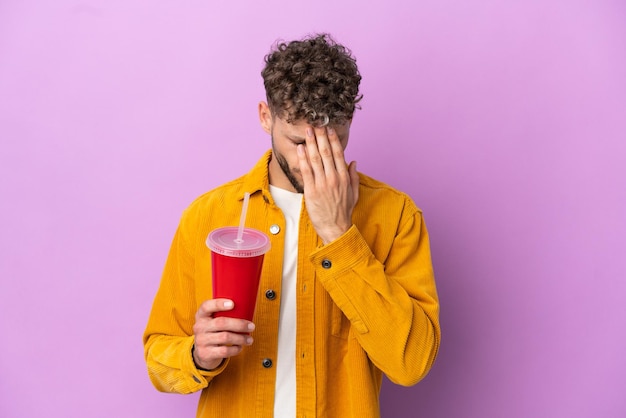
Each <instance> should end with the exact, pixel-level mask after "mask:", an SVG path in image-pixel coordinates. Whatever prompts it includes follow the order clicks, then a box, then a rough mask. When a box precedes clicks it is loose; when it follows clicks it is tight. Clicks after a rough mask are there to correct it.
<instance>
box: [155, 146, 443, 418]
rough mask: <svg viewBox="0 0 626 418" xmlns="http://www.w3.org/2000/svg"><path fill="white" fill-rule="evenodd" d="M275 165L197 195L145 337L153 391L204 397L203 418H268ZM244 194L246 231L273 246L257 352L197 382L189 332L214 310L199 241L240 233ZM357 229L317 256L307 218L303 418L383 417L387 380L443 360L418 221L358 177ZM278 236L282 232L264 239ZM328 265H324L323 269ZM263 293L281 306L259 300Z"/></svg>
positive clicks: (300, 388) (274, 320) (404, 201)
mask: <svg viewBox="0 0 626 418" xmlns="http://www.w3.org/2000/svg"><path fill="white" fill-rule="evenodd" d="M270 158H271V152H269V151H268V152H267V153H266V154H265V155H264V156H263V158H262V159H261V160H260V161H259V162H258V164H257V165H256V166H255V167H254V168H253V169H252V170H251V171H250V172H249V173H248V174H247V175H244V176H242V177H241V178H239V179H237V180H234V181H232V182H229V183H227V184H225V185H223V186H221V187H218V188H217V189H215V190H213V191H210V192H208V193H206V194H204V195H202V196H201V197H199V198H198V199H196V200H195V201H194V202H193V203H192V204H191V205H190V206H189V207H188V208H187V209H186V210H185V211H184V213H183V216H182V219H181V221H180V225H179V227H178V229H177V231H176V234H175V236H174V240H173V243H172V247H171V250H170V253H169V256H168V258H167V262H166V265H165V269H164V272H163V277H162V279H161V284H160V287H159V289H158V292H157V294H156V297H155V300H154V304H153V307H152V311H151V314H150V318H149V321H148V324H147V327H146V330H145V333H144V336H143V341H144V347H145V358H146V362H147V367H148V373H149V376H150V379H151V381H152V383H153V384H154V386H155V387H156V388H157V389H158V390H161V391H165V392H176V393H191V392H195V391H198V390H202V394H201V397H200V402H199V405H198V412H197V416H198V417H220V418H229V417H272V415H273V410H274V386H275V367H272V366H270V367H267V366H268V365H269V362H267V361H264V360H266V359H270V360H273V362H274V364H275V362H276V355H277V350H278V341H277V336H278V315H279V304H280V297H279V295H280V292H281V278H282V273H281V272H282V263H283V246H284V233H283V231H284V230H285V220H284V217H283V214H282V212H281V210H280V209H279V208H278V207H277V206H276V205H275V204H274V201H273V199H272V196H271V194H270V192H269V181H268V179H269V177H268V162H269V160H270ZM245 192H250V193H251V196H250V201H249V208H248V216H247V226H249V227H252V228H256V229H258V230H261V231H264V232H266V233H267V234H268V236H269V237H270V239H271V249H270V251H269V252H268V253H267V254H266V255H265V261H264V265H263V272H262V277H261V283H260V288H259V296H258V300H257V306H256V311H255V316H254V323H255V324H256V330H255V331H254V333H253V336H254V343H253V344H252V345H251V346H249V347H245V348H244V349H243V351H242V352H241V353H240V354H239V355H238V356H236V357H232V358H230V359H228V360H227V361H225V362H224V363H223V364H222V365H221V366H220V367H219V368H218V369H216V370H213V371H210V372H207V371H203V370H198V369H197V368H196V367H195V366H194V363H193V359H192V355H191V348H192V345H193V342H194V337H193V331H192V327H193V324H194V316H195V313H196V310H197V309H198V306H199V305H200V304H201V303H202V302H204V301H205V300H207V299H210V298H211V257H210V250H209V249H208V248H207V246H206V245H205V240H206V237H207V235H208V234H209V232H210V231H212V230H213V229H215V228H218V227H222V226H236V225H238V223H239V216H240V213H241V208H242V201H243V197H244V193H245ZM353 223H354V224H353V226H352V228H351V229H350V230H349V231H347V232H346V233H345V234H344V235H343V236H341V237H340V238H339V239H337V240H335V241H333V242H332V243H330V244H328V245H322V243H321V240H320V239H318V237H317V234H316V233H315V230H314V229H313V226H312V225H311V222H310V220H309V217H308V215H307V212H306V209H305V208H304V207H303V209H302V213H301V217H300V231H299V242H298V269H297V301H296V303H297V318H296V321H297V328H296V376H297V377H296V379H297V385H296V397H297V399H296V408H297V416H298V417H307V418H313V417H329V418H332V417H339V418H347V417H358V418H369V417H379V416H380V412H379V393H380V388H381V383H382V373H385V374H386V375H387V377H388V378H389V379H390V380H391V381H392V382H395V383H397V384H400V385H404V386H409V385H413V384H415V383H417V382H418V381H419V380H420V379H421V378H423V377H424V376H425V375H426V373H427V372H428V371H429V370H430V368H431V366H432V364H433V362H434V360H435V357H436V355H437V351H438V348H439V342H440V328H439V302H438V297H437V291H436V287H435V281H434V276H433V269H432V264H431V256H430V246H429V240H428V233H427V231H426V226H425V224H424V219H423V217H422V213H421V211H420V210H419V209H418V208H417V207H416V206H415V204H414V203H413V201H412V200H411V199H410V198H409V197H408V196H407V195H406V194H404V193H401V192H399V191H397V190H395V189H393V188H391V187H389V186H387V185H385V184H383V183H381V182H378V181H376V180H374V179H372V178H370V177H367V176H365V175H363V174H360V187H359V201H358V203H357V205H356V208H355V210H354V213H353ZM274 225H277V226H278V227H279V228H276V227H274V228H271V229H270V227H272V226H274ZM277 230H278V232H277V233H276V231H277ZM270 231H271V232H270ZM272 232H274V233H272ZM323 261H330V263H328V262H325V263H324V266H322V262H323ZM329 265H330V267H329ZM269 289H271V290H274V293H275V295H277V297H274V298H272V299H268V298H266V297H265V293H266V291H267V290H269Z"/></svg>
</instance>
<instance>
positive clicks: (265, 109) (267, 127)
mask: <svg viewBox="0 0 626 418" xmlns="http://www.w3.org/2000/svg"><path fill="white" fill-rule="evenodd" d="M259 121H260V122H261V127H262V128H263V130H264V131H265V132H267V133H268V134H270V135H271V134H272V112H271V111H270V108H269V106H268V105H267V103H265V102H260V103H259Z"/></svg>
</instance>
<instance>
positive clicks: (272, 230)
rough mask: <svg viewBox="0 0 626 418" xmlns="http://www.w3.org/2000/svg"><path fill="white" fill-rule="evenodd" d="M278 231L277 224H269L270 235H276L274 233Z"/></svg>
mask: <svg viewBox="0 0 626 418" xmlns="http://www.w3.org/2000/svg"><path fill="white" fill-rule="evenodd" d="M279 232H280V226H278V225H276V224H274V225H272V226H270V233H271V234H272V235H276V234H278V233H279Z"/></svg>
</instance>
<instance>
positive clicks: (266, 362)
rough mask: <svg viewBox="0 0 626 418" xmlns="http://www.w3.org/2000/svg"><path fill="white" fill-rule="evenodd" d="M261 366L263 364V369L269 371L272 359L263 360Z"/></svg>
mask: <svg viewBox="0 0 626 418" xmlns="http://www.w3.org/2000/svg"><path fill="white" fill-rule="evenodd" d="M261 364H263V367H265V368H266V369H269V368H270V367H272V359H269V358H266V359H263V363H261Z"/></svg>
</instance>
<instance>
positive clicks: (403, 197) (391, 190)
mask: <svg viewBox="0 0 626 418" xmlns="http://www.w3.org/2000/svg"><path fill="white" fill-rule="evenodd" d="M359 183H360V184H359V186H360V187H359V203H360V204H362V205H363V206H365V207H366V208H369V209H370V210H371V209H372V208H375V207H377V206H382V207H383V208H387V209H389V210H393V211H396V210H400V211H403V212H407V213H408V214H412V215H415V214H420V215H421V213H422V210H421V209H420V208H419V207H418V206H417V205H416V204H415V202H414V201H413V199H412V198H411V197H410V196H409V195H408V194H407V193H405V192H403V191H401V190H398V189H396V188H395V187H393V186H390V185H389V184H387V183H384V182H382V181H380V180H376V179H375V178H373V177H370V176H368V175H365V174H363V173H359Z"/></svg>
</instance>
